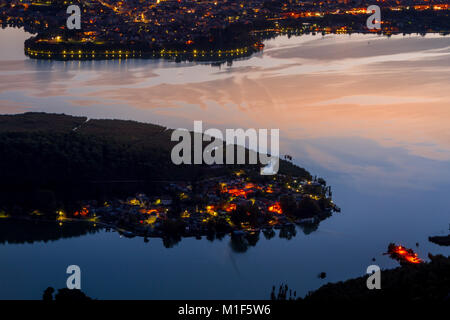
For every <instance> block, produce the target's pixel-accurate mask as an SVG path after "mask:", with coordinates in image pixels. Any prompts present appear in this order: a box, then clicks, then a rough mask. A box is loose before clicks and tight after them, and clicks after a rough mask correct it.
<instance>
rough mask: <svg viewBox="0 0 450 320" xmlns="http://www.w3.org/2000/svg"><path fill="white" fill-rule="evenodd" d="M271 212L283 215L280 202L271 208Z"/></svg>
mask: <svg viewBox="0 0 450 320" xmlns="http://www.w3.org/2000/svg"><path fill="white" fill-rule="evenodd" d="M268 210H269V211H270V212H275V213H278V214H282V213H283V210H282V209H281V206H280V203H279V202H275V203H274V204H273V205H271V206H269V209H268Z"/></svg>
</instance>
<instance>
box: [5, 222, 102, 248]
mask: <svg viewBox="0 0 450 320" xmlns="http://www.w3.org/2000/svg"><path fill="white" fill-rule="evenodd" d="M100 230H101V228H99V227H97V226H94V225H93V224H91V223H88V222H72V223H64V224H62V223H59V222H57V221H37V220H29V219H26V220H25V219H20V220H19V219H0V244H24V243H35V242H45V243H46V242H49V241H57V240H60V239H66V238H74V237H81V236H84V235H87V234H95V233H97V232H99V231H100Z"/></svg>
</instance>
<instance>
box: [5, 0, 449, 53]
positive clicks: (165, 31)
mask: <svg viewBox="0 0 450 320" xmlns="http://www.w3.org/2000/svg"><path fill="white" fill-rule="evenodd" d="M374 4H376V5H378V6H379V7H380V8H381V14H382V21H381V22H380V28H378V29H368V27H367V23H366V22H367V19H368V18H369V16H370V15H371V14H372V12H368V11H367V8H368V7H369V6H370V5H374ZM69 5H77V6H79V7H80V9H81V19H80V23H81V25H80V26H81V28H80V29H70V30H69V29H68V27H67V19H68V17H69V15H68V14H67V7H68V6H69ZM449 12H450V10H449V5H448V3H447V2H446V1H445V0H432V1H428V0H408V1H402V2H401V3H400V2H399V1H395V0H383V1H381V0H377V1H375V2H374V1H347V0H342V1H327V2H324V1H318V0H312V1H281V0H250V1H229V0H217V1H190V0H176V1H175V0H140V1H119V0H102V1H90V0H73V1H67V0H12V1H9V0H0V24H1V25H2V27H8V26H9V27H24V29H25V31H27V32H30V33H32V34H36V35H35V36H33V37H31V38H30V39H28V40H26V41H25V54H26V55H27V56H29V57H30V58H36V59H57V60H94V59H131V58H165V59H172V60H175V61H184V60H200V61H202V60H203V61H232V60H234V59H237V58H243V57H248V56H250V55H251V54H253V53H255V52H258V51H260V50H262V49H263V48H264V44H263V41H264V40H265V39H268V38H272V37H275V36H277V35H280V34H287V35H301V34H309V33H311V34H323V35H325V34H329V33H337V34H351V33H376V34H384V35H387V36H389V35H392V34H409V33H420V34H426V33H441V34H448V33H449V32H450V22H449V21H450V19H449V18H450V16H449Z"/></svg>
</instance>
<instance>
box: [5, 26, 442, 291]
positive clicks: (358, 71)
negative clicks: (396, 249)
mask: <svg viewBox="0 0 450 320" xmlns="http://www.w3.org/2000/svg"><path fill="white" fill-rule="evenodd" d="M26 37H27V36H26V35H24V33H23V32H21V31H20V30H11V29H7V30H2V31H0V38H1V41H2V43H9V45H8V47H7V48H8V49H7V50H5V51H3V48H2V52H1V53H0V76H1V77H0V113H20V112H24V111H29V110H39V111H47V112H64V113H68V114H82V115H87V116H90V117H103V118H121V119H136V120H140V121H146V122H152V123H160V124H164V125H166V126H169V127H177V126H182V127H186V128H189V129H190V128H192V121H193V120H203V121H204V122H205V123H206V124H207V125H208V126H211V127H218V128H227V127H238V126H242V127H256V128H281V140H282V141H281V142H282V153H289V154H291V155H292V156H293V157H294V162H295V163H297V164H300V165H302V166H303V167H306V168H307V169H308V170H309V171H310V172H312V173H313V174H317V175H318V176H322V177H324V178H325V179H326V180H327V182H328V184H329V185H331V186H332V190H333V198H334V201H335V202H336V203H337V204H338V205H339V206H340V207H341V208H342V212H341V213H337V214H335V215H333V216H332V217H330V218H329V219H327V220H325V221H323V222H322V223H321V224H320V226H319V228H318V230H316V231H314V232H312V233H310V234H305V233H304V232H303V231H302V230H301V229H298V230H297V234H296V236H295V237H293V238H292V239H290V240H287V239H282V238H279V237H278V235H277V237H275V238H273V239H271V240H266V239H265V238H264V236H263V235H262V234H261V235H260V239H259V241H258V243H257V244H256V246H254V247H250V248H248V250H247V251H246V252H244V253H238V252H235V251H233V250H232V247H231V246H230V239H229V238H228V237H226V238H224V239H223V240H221V241H219V240H216V241H213V242H210V241H208V240H206V239H202V240H195V239H192V238H189V239H183V240H182V241H181V242H180V243H178V244H176V245H175V246H174V247H172V248H166V247H164V245H163V243H162V240H160V239H150V242H148V243H144V241H143V239H142V238H133V239H128V238H120V237H119V235H118V234H117V233H110V232H105V231H100V232H98V233H95V234H89V235H83V236H79V237H73V238H68V239H59V240H56V241H50V242H47V243H44V242H34V243H27V244H0V257H1V263H0V299H16V298H19V299H22V298H26V299H36V298H40V297H41V295H42V292H43V290H44V289H45V288H47V287H48V286H53V287H55V288H62V287H64V286H65V282H66V278H67V275H66V274H65V270H66V268H67V266H68V265H71V264H76V265H79V266H80V267H81V271H82V281H81V283H82V284H81V285H82V290H83V291H84V292H86V293H87V294H88V295H89V296H91V297H95V298H100V299H107V298H111V299H123V298H125V299H127V298H129V299H134V298H136V299H220V298H225V299H240V298H246V299H249V298H251V299H253V298H256V299H258V298H269V295H270V291H271V288H272V286H273V285H279V284H281V283H287V284H289V286H290V287H291V288H293V289H295V290H297V293H298V294H299V295H304V294H306V293H307V292H308V291H309V290H313V289H315V288H318V287H319V286H320V285H322V284H324V283H326V282H327V281H339V280H345V279H348V278H350V277H355V276H360V275H362V274H364V273H365V271H366V268H367V266H369V265H371V264H374V263H375V264H378V265H379V266H381V267H382V268H392V267H395V266H397V263H396V262H394V261H391V260H390V259H389V258H387V257H386V256H383V255H382V253H383V252H385V251H386V249H387V245H388V244H389V243H390V242H397V243H401V244H403V245H405V246H408V247H411V248H414V249H415V250H416V251H417V252H418V253H419V256H420V257H422V258H425V259H426V257H427V254H428V253H429V252H431V253H434V254H435V253H443V254H446V255H448V254H449V253H450V249H449V248H448V247H447V248H446V247H439V246H437V245H434V244H432V243H429V242H428V240H427V238H428V236H431V235H442V234H447V233H448V227H449V223H450V197H449V196H448V191H449V190H450V188H449V187H450V179H449V178H450V137H449V136H448V130H446V129H447V128H448V123H449V120H450V113H449V111H448V106H449V105H450V104H449V101H450V96H449V92H450V90H449V89H450V81H449V79H450V70H449V69H448V65H449V64H448V62H449V61H450V60H449V57H450V53H449V48H450V43H449V39H450V38H449V37H428V36H427V37H425V38H421V37H407V38H402V37H400V38H399V37H393V38H391V39H384V38H377V37H374V36H367V37H368V38H365V37H364V36H352V37H348V36H330V37H326V38H320V37H318V38H314V37H302V38H300V39H299V38H292V39H286V38H278V39H276V40H272V41H270V42H268V44H267V46H266V48H267V49H266V50H265V52H264V53H263V54H262V55H259V56H256V57H253V58H251V59H249V60H245V61H240V62H236V63H235V64H234V65H233V66H232V67H222V68H221V69H218V68H212V67H211V66H208V65H197V64H181V65H174V64H170V63H168V62H155V61H128V62H127V61H122V62H112V61H109V62H108V63H106V62H99V63H97V62H96V63H90V62H83V63H81V62H80V63H75V62H73V63H63V62H48V61H47V62H36V61H32V60H28V59H26V58H25V57H23V54H22V51H21V50H23V48H22V47H21V46H22V43H23V40H24V39H26ZM22 38H23V39H22ZM4 41H6V42H4ZM374 43H376V44H377V50H373V49H374V48H373V47H371V46H373V45H374ZM350 56H351V59H348V57H350ZM409 79H414V81H412V80H409ZM0 223H5V222H0ZM17 232H18V233H20V232H21V230H20V228H17ZM416 242H418V243H419V247H417V248H416ZM372 258H376V261H375V262H372ZM322 271H324V272H326V273H327V278H326V279H325V280H321V279H319V278H318V277H317V274H318V273H319V272H322Z"/></svg>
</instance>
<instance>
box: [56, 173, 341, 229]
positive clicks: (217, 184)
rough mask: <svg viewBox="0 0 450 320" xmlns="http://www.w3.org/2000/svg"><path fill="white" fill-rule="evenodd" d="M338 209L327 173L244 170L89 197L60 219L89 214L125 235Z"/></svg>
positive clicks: (282, 219) (312, 220) (273, 222)
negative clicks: (156, 189) (267, 174)
mask: <svg viewBox="0 0 450 320" xmlns="http://www.w3.org/2000/svg"><path fill="white" fill-rule="evenodd" d="M333 211H340V209H339V208H338V207H337V206H336V205H335V204H334V203H333V201H332V200H331V190H330V187H328V186H326V184H325V182H324V181H323V180H322V179H318V180H314V181H306V180H301V181H300V180H297V179H296V178H292V177H288V176H284V175H277V176H276V177H275V178H270V179H267V181H264V182H254V181H252V179H251V178H250V177H249V176H247V175H246V173H245V171H243V170H240V171H237V172H235V175H234V176H233V177H232V178H228V179H226V178H211V179H208V180H207V181H203V182H202V183H201V184H196V185H195V186H194V185H191V184H188V183H170V184H169V185H168V186H167V187H166V194H165V195H158V196H152V197H150V196H146V195H144V194H138V195H136V197H132V198H128V199H126V200H113V201H109V202H105V203H104V204H101V205H99V204H98V203H95V202H88V203H84V204H83V205H82V206H81V207H80V209H79V210H76V211H74V212H72V213H66V212H64V211H63V210H61V211H58V218H57V219H58V220H59V221H60V224H63V223H65V222H66V221H73V220H80V219H81V220H87V221H91V222H93V223H94V224H96V225H100V226H104V227H107V228H112V229H115V230H116V231H118V232H119V233H121V234H123V235H125V236H143V237H165V236H167V235H177V236H183V237H192V236H193V237H201V236H205V235H210V234H222V235H225V234H230V233H232V234H251V233H255V232H259V231H260V230H266V231H267V230H271V229H272V228H275V229H277V228H280V227H286V226H291V227H294V225H295V224H300V225H318V224H319V222H320V221H321V220H323V219H325V218H327V217H329V216H330V215H331V213H332V212H333Z"/></svg>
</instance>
